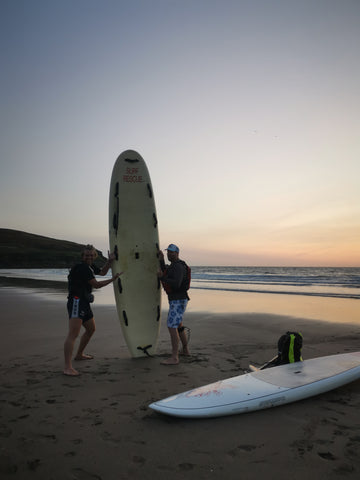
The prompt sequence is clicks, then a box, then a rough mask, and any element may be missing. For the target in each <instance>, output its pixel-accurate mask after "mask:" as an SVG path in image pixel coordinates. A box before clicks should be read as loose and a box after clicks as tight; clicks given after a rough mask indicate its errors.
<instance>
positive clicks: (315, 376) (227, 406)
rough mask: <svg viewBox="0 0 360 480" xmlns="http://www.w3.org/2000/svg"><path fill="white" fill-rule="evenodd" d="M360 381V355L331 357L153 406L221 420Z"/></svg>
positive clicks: (263, 372)
mask: <svg viewBox="0 0 360 480" xmlns="http://www.w3.org/2000/svg"><path fill="white" fill-rule="evenodd" d="M358 379H360V352H355V353H344V354H339V355H330V356H327V357H320V358H313V359H311V360H305V361H303V362H295V363H289V364H287V365H280V366H278V367H272V368H268V369H265V370H258V371H255V372H251V373H247V374H244V375H239V376H237V377H232V378H228V379H226V380H221V381H219V382H215V383H211V384H209V385H205V386H203V387H199V388H194V389H193V390H189V391H187V392H184V393H179V394H178V395H173V396H172V397H168V398H165V399H164V400H159V401H157V402H154V403H152V404H151V405H150V408H152V409H153V410H155V411H157V412H161V413H164V414H167V415H173V416H177V417H193V418H196V417H198V418H200V417H219V416H224V415H234V414H238V413H246V412H250V411H253V410H261V409H264V408H270V407H276V406H279V405H284V404H286V403H290V402H295V401H297V400H302V399H304V398H308V397H312V396H314V395H318V394H320V393H324V392H327V391H329V390H332V389H334V388H337V387H340V386H342V385H345V384H346V383H350V382H352V381H354V380H358Z"/></svg>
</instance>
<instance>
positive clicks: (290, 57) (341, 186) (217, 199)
mask: <svg viewBox="0 0 360 480" xmlns="http://www.w3.org/2000/svg"><path fill="white" fill-rule="evenodd" d="M0 6H1V9H0V18H1V20H0V22H1V29H0V35H1V45H2V49H1V67H2V74H1V76H0V86H1V90H0V91H1V130H0V131H1V133H0V135H1V139H0V144H1V146H0V149H1V176H0V182H1V184H0V202H1V223H0V227H3V228H14V229H18V230H24V231H27V232H31V233H36V234H40V235H46V236H50V237H54V238H60V239H66V240H72V241H76V242H81V243H89V242H90V243H94V244H95V245H96V247H97V248H99V249H101V250H102V251H103V252H105V253H106V252H107V249H108V196H109V184H110V178H111V172H112V168H113V165H114V163H115V160H116V158H117V156H118V155H119V154H120V153H121V152H122V151H123V150H127V149H134V150H137V151H138V152H139V153H140V154H141V155H142V157H143V158H144V159H145V161H146V163H147V166H148V169H149V172H150V175H151V178H152V184H153V189H154V193H155V200H156V206H157V215H158V220H159V229H160V242H161V247H162V248H166V246H167V245H168V244H169V243H176V244H178V245H179V247H180V249H181V256H182V257H183V258H184V259H185V260H187V261H188V263H190V264H192V265H239V266H241V265H259V266H267V265H269V266H270V265H274V266H277V265H285V266H286V265H292V266H298V265H305V266H312V265H313V266H360V120H359V119H360V115H359V112H360V89H359V85H360V49H359V45H360V2H359V1H358V0H342V1H338V0H302V1H298V0H126V1H125V0H124V1H123V0H0Z"/></svg>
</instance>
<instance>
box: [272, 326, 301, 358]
mask: <svg viewBox="0 0 360 480" xmlns="http://www.w3.org/2000/svg"><path fill="white" fill-rule="evenodd" d="M302 345H303V336H302V335H301V333H300V332H286V333H285V335H281V337H280V338H279V340H278V361H279V363H278V365H284V364H286V363H294V362H302V357H301V349H302Z"/></svg>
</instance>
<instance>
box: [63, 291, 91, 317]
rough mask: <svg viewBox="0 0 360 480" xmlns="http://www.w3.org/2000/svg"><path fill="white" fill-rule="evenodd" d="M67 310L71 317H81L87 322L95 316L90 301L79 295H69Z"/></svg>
mask: <svg viewBox="0 0 360 480" xmlns="http://www.w3.org/2000/svg"><path fill="white" fill-rule="evenodd" d="M67 310H68V313H69V318H81V320H82V321H83V323H84V322H86V321H87V320H90V319H91V318H93V316H94V314H93V312H92V310H91V307H90V303H89V302H88V301H87V300H84V299H83V298H79V297H69V298H68V302H67Z"/></svg>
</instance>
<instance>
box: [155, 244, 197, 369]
mask: <svg viewBox="0 0 360 480" xmlns="http://www.w3.org/2000/svg"><path fill="white" fill-rule="evenodd" d="M166 250H167V258H168V260H169V262H170V265H165V262H164V254H163V252H162V251H160V252H159V260H160V270H159V272H158V276H159V278H160V279H161V282H162V284H163V287H164V290H165V291H166V293H167V295H168V299H169V313H168V318H167V326H168V329H169V333H170V339H171V347H172V354H171V357H170V358H168V359H167V360H164V361H163V362H161V363H162V364H163V365H177V364H178V363H179V337H180V340H181V343H182V346H183V351H182V353H183V355H190V352H189V349H188V345H187V337H186V333H185V331H184V327H183V324H182V318H183V315H184V313H185V310H186V306H187V303H188V301H189V300H190V299H189V296H188V294H187V289H188V285H189V279H188V278H187V270H188V269H187V265H186V263H185V262H184V261H182V260H180V259H179V252H180V250H179V247H177V246H176V245H174V244H173V243H171V244H170V245H169V246H168V248H167V249H166Z"/></svg>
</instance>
